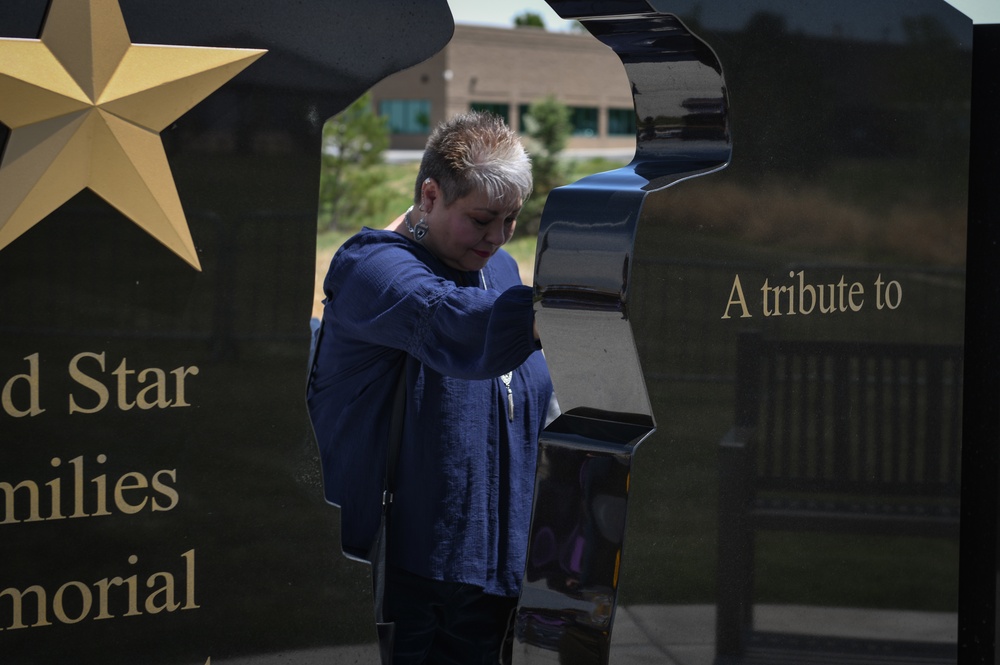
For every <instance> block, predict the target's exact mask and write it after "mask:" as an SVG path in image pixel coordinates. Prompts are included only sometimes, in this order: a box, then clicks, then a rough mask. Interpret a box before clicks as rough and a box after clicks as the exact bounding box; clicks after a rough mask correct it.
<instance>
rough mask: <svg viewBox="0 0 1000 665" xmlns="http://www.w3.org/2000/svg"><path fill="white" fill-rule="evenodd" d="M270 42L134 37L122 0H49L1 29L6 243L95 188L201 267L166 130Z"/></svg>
mask: <svg viewBox="0 0 1000 665" xmlns="http://www.w3.org/2000/svg"><path fill="white" fill-rule="evenodd" d="M264 53H265V51H261V50H255V49H223V48H195V47H187V46H151V45H139V44H132V43H131V41H130V40H129V36H128V30H127V28H126V27H125V19H124V18H123V16H122V12H121V8H120V7H119V6H118V0H52V2H51V5H50V6H49V12H48V17H47V18H46V20H45V26H44V28H43V29H42V37H41V39H0V122H2V123H3V124H4V125H6V126H7V127H8V128H9V129H10V130H11V131H10V138H9V139H8V141H7V148H6V150H5V151H4V154H3V161H2V162H0V249H3V248H4V247H6V246H7V245H9V244H10V243H11V242H13V241H14V240H16V239H17V238H18V237H19V236H20V235H21V234H22V233H24V232H25V231H27V230H28V229H30V228H31V227H32V226H34V225H35V224H37V223H38V222H40V221H41V220H42V219H44V218H45V217H46V216H47V215H49V214H50V213H51V212H52V211H54V210H56V209H57V208H59V207H60V206H62V205H63V204H64V203H65V202H66V201H68V200H69V199H71V198H72V197H73V196H75V195H76V194H77V193H79V192H80V191H82V190H84V189H87V188H89V189H91V190H92V191H94V192H95V193H96V194H97V195H98V196H100V197H101V198H103V199H104V200H105V201H107V202H108V203H109V204H111V205H112V206H114V207H115V208H117V209H118V210H119V211H120V212H121V213H122V214H123V215H125V216H126V217H128V218H129V219H131V220H132V221H133V222H135V223H136V224H137V225H139V227H140V228H142V229H145V230H146V232H148V233H149V234H150V235H152V236H153V237H154V238H156V239H157V240H159V241H160V242H161V243H163V244H164V245H166V246H167V247H168V248H170V249H171V250H172V251H173V252H175V253H176V254H177V255H178V256H180V257H181V258H183V259H184V260H185V261H187V262H188V263H190V264H191V265H192V266H194V267H195V268H196V269H198V270H201V264H200V262H199V261H198V255H197V252H196V250H195V247H194V241H193V240H192V239H191V232H190V231H189V230H188V225H187V220H186V219H185V217H184V210H183V208H182V207H181V202H180V197H179V196H178V194H177V188H176V186H175V185H174V179H173V176H172V174H171V173H170V166H169V164H168V163H167V157H166V153H165V152H164V150H163V144H162V142H161V141H160V136H159V133H160V132H161V131H163V129H165V128H166V127H167V126H168V125H169V124H170V123H172V122H174V121H175V120H176V119H177V118H179V117H180V116H181V115H183V114H184V113H186V112H187V111H189V110H190V109H192V108H193V107H194V106H196V105H197V104H198V103H199V102H201V101H202V100H203V99H205V97H207V96H208V95H210V94H212V93H213V92H215V90H217V89H218V88H220V87H221V86H222V85H224V84H225V83H226V82H227V81H229V80H230V79H231V78H233V77H234V76H236V75H237V74H239V73H240V72H241V71H243V69H245V68H246V67H247V66H249V65H250V64H251V63H252V62H253V61H254V60H256V59H257V58H259V57H260V56H262V55H263V54H264Z"/></svg>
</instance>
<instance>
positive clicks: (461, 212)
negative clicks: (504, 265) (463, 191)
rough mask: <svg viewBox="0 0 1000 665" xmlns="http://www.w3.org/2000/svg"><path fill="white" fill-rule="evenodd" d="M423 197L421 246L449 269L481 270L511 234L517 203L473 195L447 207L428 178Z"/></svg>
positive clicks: (439, 192)
mask: <svg viewBox="0 0 1000 665" xmlns="http://www.w3.org/2000/svg"><path fill="white" fill-rule="evenodd" d="M422 194H423V198H422V200H423V205H424V209H425V210H427V211H428V212H426V213H424V214H423V215H422V216H423V217H425V218H426V220H427V226H428V231H427V235H426V236H425V237H424V239H423V244H424V246H425V247H426V248H427V249H429V250H430V251H431V252H432V253H433V254H434V255H435V256H437V257H438V258H439V259H441V261H443V262H444V263H445V264H446V265H448V266H451V267H452V268H457V269H458V270H466V271H476V270H482V269H483V267H484V266H485V265H486V263H487V262H488V261H489V260H490V257H492V256H493V255H494V254H496V251H497V250H498V249H499V248H500V246H501V245H503V244H504V243H506V242H507V241H508V240H510V238H511V236H512V235H514V226H515V225H516V223H517V220H516V217H517V214H518V213H519V212H520V210H521V204H522V201H520V200H513V201H496V200H491V199H490V197H489V196H487V195H486V194H485V193H482V192H473V193H472V194H469V195H468V196H465V197H463V198H460V199H456V200H455V201H454V202H452V204H451V205H449V206H446V205H444V196H443V193H442V192H441V189H440V188H439V187H438V185H437V183H436V182H435V181H434V180H430V179H428V180H426V181H424V183H423V185H422ZM412 214H417V213H416V211H414V213H411V215H412ZM414 223H416V220H414Z"/></svg>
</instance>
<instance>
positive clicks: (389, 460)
mask: <svg viewBox="0 0 1000 665" xmlns="http://www.w3.org/2000/svg"><path fill="white" fill-rule="evenodd" d="M405 410H406V362H405V360H404V362H403V366H402V367H401V368H400V370H399V381H397V382H396V394H395V397H394V398H393V403H392V417H391V418H390V420H389V454H388V456H387V457H386V460H385V491H386V495H385V496H384V497H383V502H385V501H386V500H388V501H392V493H393V491H394V490H395V489H396V466H397V464H398V462H399V449H400V447H401V446H400V442H401V441H402V439H403V412H404V411H405Z"/></svg>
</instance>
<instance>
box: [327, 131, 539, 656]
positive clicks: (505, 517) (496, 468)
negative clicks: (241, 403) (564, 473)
mask: <svg viewBox="0 0 1000 665" xmlns="http://www.w3.org/2000/svg"><path fill="white" fill-rule="evenodd" d="M530 191H531V164H530V161H529V159H528V156H527V155H526V154H525V151H524V148H523V147H522V146H521V143H520V141H519V140H518V138H517V135H516V134H515V133H514V132H512V131H511V130H510V129H509V128H508V127H507V126H506V125H504V123H503V122H502V121H501V120H499V119H498V118H496V117H494V116H490V115H486V114H478V113H472V114H468V115H463V116H459V117H456V118H454V119H452V120H450V121H448V122H446V123H443V124H442V125H440V126H439V127H437V128H436V129H435V131H434V132H433V133H432V135H431V136H430V138H429V139H428V142H427V147H426V149H425V153H424V157H423V161H422V162H421V165H420V171H419V175H418V177H417V182H416V188H415V192H414V206H415V209H414V207H411V208H410V210H408V211H406V212H405V213H404V214H402V215H400V216H399V217H397V218H396V219H395V221H393V222H392V223H391V224H389V226H388V227H387V228H386V229H384V230H382V231H375V230H371V229H363V230H362V231H361V232H359V233H358V234H357V235H355V236H354V237H353V238H351V239H350V240H348V241H347V242H346V243H345V244H344V246H343V247H342V248H341V249H340V250H339V251H338V252H337V254H336V256H334V258H333V262H332V263H331V265H330V270H329V273H328V274H327V277H326V280H325V282H324V291H325V294H326V299H325V301H324V302H325V309H324V313H323V323H322V329H321V332H320V339H319V342H318V346H317V355H316V362H315V366H314V370H313V375H312V380H311V382H310V390H309V408H310V413H311V415H312V419H313V425H314V428H315V430H316V435H317V439H318V441H319V445H320V449H321V452H322V454H323V469H324V482H325V486H326V495H327V499H328V500H329V501H330V502H332V503H334V504H337V505H339V506H340V507H341V521H342V522H341V532H342V543H343V547H344V551H345V552H346V553H348V554H351V553H354V554H358V553H361V552H364V551H365V550H366V549H367V547H368V545H369V544H370V543H371V540H372V533H373V526H374V525H376V524H377V522H378V511H379V510H380V507H381V493H382V486H381V478H382V476H383V475H384V470H385V458H386V444H385V442H386V440H387V437H388V422H389V420H390V413H391V411H392V405H391V402H392V394H393V392H394V390H395V386H396V383H397V377H399V375H400V374H399V373H400V371H403V372H405V379H404V381H405V386H406V401H405V416H404V420H403V422H404V425H403V434H402V440H401V445H400V458H399V463H398V470H397V480H396V491H395V498H394V501H393V503H392V513H391V514H392V520H391V528H390V533H389V538H388V542H389V552H388V563H389V566H388V573H387V583H386V594H385V612H386V620H387V621H392V622H395V630H396V637H395V642H394V654H395V656H394V662H395V663H425V662H426V663H456V664H461V665H468V664H470V663H487V662H491V663H496V662H497V661H498V656H499V654H500V652H501V643H502V642H503V639H504V635H505V632H506V629H507V626H508V624H509V621H510V618H511V615H512V613H513V610H514V608H515V606H516V602H517V594H518V592H519V590H520V583H521V576H522V574H523V570H524V557H525V550H526V545H527V533H528V526H529V524H528V522H529V519H530V513H531V500H532V492H533V489H534V476H535V456H536V449H537V440H538V435H539V433H540V432H541V430H542V427H543V426H544V420H545V417H546V410H547V408H548V404H549V400H550V397H551V393H552V384H551V381H550V379H549V375H548V370H547V369H546V367H545V362H544V360H543V358H542V355H541V352H540V348H541V347H540V344H539V341H538V337H537V334H536V333H535V329H534V312H533V306H532V292H531V289H530V288H529V287H527V286H523V285H521V281H520V278H519V276H518V272H517V264H516V262H515V261H514V260H513V259H512V258H511V257H510V255H509V254H507V253H506V252H505V251H503V250H502V249H500V247H501V246H502V245H503V244H504V243H506V242H507V241H509V240H510V238H511V236H512V235H513V233H514V227H515V224H516V218H517V214H518V212H519V211H520V209H521V205H522V204H523V203H524V201H525V199H526V198H527V197H528V195H529V194H530Z"/></svg>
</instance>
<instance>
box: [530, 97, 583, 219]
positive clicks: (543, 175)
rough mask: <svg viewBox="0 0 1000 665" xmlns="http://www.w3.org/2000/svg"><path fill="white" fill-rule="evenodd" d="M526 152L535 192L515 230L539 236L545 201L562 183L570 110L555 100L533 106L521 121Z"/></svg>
mask: <svg viewBox="0 0 1000 665" xmlns="http://www.w3.org/2000/svg"><path fill="white" fill-rule="evenodd" d="M521 124H522V126H523V127H524V134H525V136H526V139H527V140H526V143H527V144H528V151H529V152H530V153H531V174H532V177H533V179H534V185H535V186H534V190H533V191H532V193H531V197H530V198H529V199H528V201H527V202H526V203H525V204H524V208H523V209H522V210H521V215H520V217H519V219H518V227H519V228H521V229H522V230H523V231H526V232H528V233H531V234H535V233H538V225H539V223H540V222H541V220H542V208H544V207H545V199H546V198H547V197H548V195H549V192H551V191H552V190H553V189H555V188H556V187H558V186H560V185H562V184H565V181H566V174H565V172H564V169H563V167H562V163H561V161H560V153H562V151H563V150H564V149H565V148H566V143H567V142H568V141H569V136H570V133H571V132H572V131H573V126H572V124H571V123H570V112H569V108H568V107H567V106H566V105H565V104H563V103H562V102H560V101H559V100H557V99H556V98H555V97H551V96H550V97H546V98H544V99H541V100H538V101H536V102H535V103H533V104H532V105H531V106H530V107H529V108H528V114H527V115H526V116H525V117H523V118H521Z"/></svg>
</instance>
